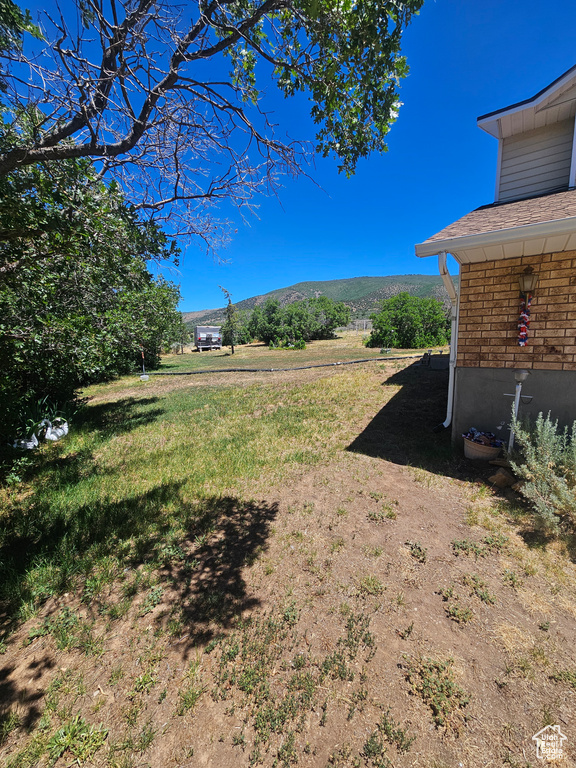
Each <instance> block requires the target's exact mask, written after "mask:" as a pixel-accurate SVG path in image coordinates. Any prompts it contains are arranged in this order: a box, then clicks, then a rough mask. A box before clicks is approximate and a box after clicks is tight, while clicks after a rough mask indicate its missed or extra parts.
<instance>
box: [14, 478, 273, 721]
mask: <svg viewBox="0 0 576 768" xmlns="http://www.w3.org/2000/svg"><path fill="white" fill-rule="evenodd" d="M181 485H182V483H179V482H174V483H167V484H163V485H159V486H157V487H155V488H153V489H151V490H149V491H147V492H145V493H141V494H137V495H135V496H133V497H132V498H128V499H122V500H121V501H111V500H107V501H98V502H95V503H93V504H90V505H86V506H84V507H81V508H80V509H77V510H75V511H74V513H73V514H68V515H67V514H65V512H63V511H59V510H54V509H48V508H42V505H39V506H37V507H35V508H34V510H33V518H34V519H33V520H29V522H22V524H21V525H20V526H18V525H15V524H14V525H13V530H12V531H10V532H9V535H8V536H4V538H3V540H2V542H1V545H0V563H1V566H0V584H2V589H1V591H2V593H3V594H2V598H3V602H2V603H0V639H1V638H2V636H4V637H5V638H8V633H9V632H10V630H12V629H14V628H15V627H16V626H17V622H16V619H15V617H16V616H17V612H18V609H19V608H20V607H21V606H22V605H23V604H24V602H26V601H29V600H31V599H33V600H35V601H36V602H43V600H42V592H41V590H42V589H44V590H45V596H44V597H45V600H44V601H46V600H48V601H49V602H48V603H47V605H46V606H45V608H44V609H43V610H42V611H41V614H40V617H39V618H38V619H37V620H36V624H35V627H33V628H32V629H33V632H32V634H29V635H28V637H29V641H28V642H30V639H31V638H37V637H44V636H47V635H50V634H53V635H54V639H56V637H57V635H56V630H55V629H54V627H56V628H57V627H58V625H59V622H62V619H63V617H68V618H69V617H70V616H71V615H72V614H74V621H77V622H78V623H77V628H76V629H75V627H74V626H72V628H71V629H70V632H71V633H72V634H73V632H74V631H77V632H78V633H81V632H82V631H84V635H81V634H79V635H78V638H77V642H76V641H75V640H74V638H73V642H72V644H71V645H70V646H66V647H67V649H77V650H78V652H81V650H82V649H84V652H86V653H88V652H90V651H89V650H87V649H86V646H85V645H83V644H82V640H81V638H82V637H84V638H86V637H88V636H90V635H91V633H92V628H91V627H96V626H100V625H101V622H102V618H100V617H101V616H102V615H104V616H106V615H112V611H111V609H113V608H114V606H115V605H119V604H120V603H121V602H122V600H125V599H129V600H130V601H132V602H131V603H130V604H131V605H132V604H135V607H134V610H131V611H130V613H131V615H132V618H131V619H129V620H130V621H131V622H132V621H134V616H133V614H134V613H135V614H136V616H141V617H144V616H145V615H146V614H147V613H148V612H149V611H147V610H146V611H143V610H142V606H146V600H147V598H149V596H150V593H151V592H150V583H149V582H146V579H145V578H144V579H142V580H140V577H142V576H145V575H146V573H150V572H151V571H154V572H155V574H156V575H155V577H154V583H155V585H156V587H155V588H156V589H159V591H160V593H162V594H163V595H164V597H163V600H162V613H161V614H160V615H157V617H156V621H157V622H158V623H159V624H164V625H166V624H167V623H168V622H169V621H170V619H171V618H172V619H174V617H176V620H177V621H178V625H179V627H178V632H177V633H174V632H172V634H177V635H178V636H179V637H180V638H181V643H180V647H181V648H182V651H183V653H184V654H187V653H188V651H189V650H191V649H192V648H193V647H194V646H196V645H198V644H199V643H206V642H208V641H209V640H210V639H212V638H214V637H216V636H219V635H221V634H222V633H223V632H224V631H226V629H227V628H229V627H230V626H232V625H233V624H234V622H235V621H236V620H237V619H238V617H239V616H240V615H241V614H242V613H243V612H244V611H247V610H253V609H255V608H257V607H258V606H259V604H260V601H259V600H258V599H257V598H256V597H255V596H254V595H252V594H250V590H249V588H248V585H247V583H246V580H245V576H244V573H243V571H244V568H245V567H246V566H248V565H250V564H252V563H253V562H254V561H255V560H256V558H257V557H259V556H260V554H261V553H263V552H264V551H265V550H266V547H267V540H268V537H269V535H270V526H271V523H272V521H273V520H274V518H275V517H276V515H277V512H278V510H277V505H276V504H263V503H257V502H255V501H250V502H244V501H241V500H240V499H237V498H235V497H232V496H222V497H221V496H216V495H215V496H211V497H208V498H206V499H202V500H196V501H193V502H191V501H189V500H187V499H186V498H185V497H184V495H183V493H182V489H181ZM168 510H170V511H168ZM29 516H30V511H29ZM122 552H124V555H121V554H119V553H122ZM110 555H112V556H116V557H117V560H116V568H115V570H114V573H113V574H112V576H111V577H110V579H109V581H108V582H107V583H106V584H105V585H104V586H105V587H106V588H105V589H104V590H103V592H102V593H101V594H97V595H95V596H93V595H91V593H88V592H87V591H86V590H87V584H88V580H89V579H90V578H91V577H92V578H93V577H94V576H95V575H97V574H98V572H99V568H100V567H101V565H102V563H103V562H104V561H105V558H106V557H107V556H110ZM38 563H41V564H42V574H41V576H42V577H43V578H45V579H47V581H46V582H45V583H43V582H42V581H41V579H39V578H38V575H37V576H36V577H35V579H34V580H33V582H32V584H30V583H29V582H28V581H27V580H28V577H29V574H30V571H31V569H33V568H34V567H35V566H36V565H38ZM143 565H147V566H151V571H150V570H147V569H142V566H143ZM39 590H40V592H39ZM65 592H68V593H69V594H68V597H67V598H66V606H64V607H62V605H61V603H60V601H59V600H57V599H56V600H55V599H49V598H58V597H60V596H61V595H63V594H64V593H65ZM152 592H153V590H152ZM126 596H128V598H127V597H126ZM81 601H82V602H83V603H84V606H83V607H82V611H84V610H85V609H86V607H87V606H88V618H87V619H80V613H79V610H80V608H81V606H80V602H81ZM70 611H71V612H72V614H71V613H70ZM66 612H68V613H66ZM122 615H124V614H122ZM117 620H118V621H122V619H121V617H119V618H118V619H117ZM143 621H146V622H148V621H149V619H144V618H143ZM25 645H26V642H25ZM10 658H11V660H10V661H9V660H8V658H7V660H6V662H5V664H4V666H3V667H2V668H0V729H2V728H3V727H5V726H6V723H7V722H8V721H7V718H9V716H10V711H11V709H12V708H13V707H15V706H16V707H17V709H18V713H19V718H20V724H21V725H22V726H24V727H25V728H30V727H32V726H33V725H34V724H35V723H36V721H37V720H38V718H39V717H40V715H41V706H40V705H41V699H42V698H43V696H44V695H45V693H46V691H45V690H44V687H45V684H44V680H43V679H41V677H42V673H43V671H46V670H48V669H50V668H52V667H53V666H54V665H55V659H56V658H57V656H56V651H55V650H54V644H53V642H52V641H50V640H47V641H41V644H40V645H38V646H32V645H31V646H30V651H29V652H23V651H21V650H19V651H18V655H17V657H16V658H17V663H18V669H16V662H15V661H14V656H13V655H10ZM26 665H27V666H26ZM35 677H37V678H38V682H37V683H36V685H34V678H35ZM44 679H45V678H44ZM3 721H4V722H3ZM1 732H2V731H1V730H0V735H1Z"/></svg>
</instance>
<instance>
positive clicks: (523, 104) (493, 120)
mask: <svg viewBox="0 0 576 768" xmlns="http://www.w3.org/2000/svg"><path fill="white" fill-rule="evenodd" d="M575 77H576V65H574V66H573V67H570V69H569V70H568V71H567V72H564V74H562V75H560V77H557V78H556V80H554V82H552V83H550V85H547V86H546V88H543V89H542V90H541V91H538V93H537V94H535V95H534V96H532V97H531V98H529V99H524V101H518V102H516V104H510V106H508V107H504V108H503V109H498V110H496V111H494V112H488V113H487V114H485V115H480V116H479V117H478V118H477V119H476V124H477V125H478V127H479V128H481V129H482V130H483V131H486V133H489V134H490V135H491V136H494V137H496V138H497V139H499V138H500V120H501V118H503V117H505V116H507V115H512V114H514V113H515V112H523V111H527V110H529V109H535V108H536V107H538V106H540V104H541V103H542V102H543V101H545V100H546V99H548V98H550V97H551V96H552V95H553V94H554V93H556V91H558V90H559V89H560V88H563V87H564V86H565V85H566V84H567V83H568V82H569V81H570V80H572V79H574V78H575Z"/></svg>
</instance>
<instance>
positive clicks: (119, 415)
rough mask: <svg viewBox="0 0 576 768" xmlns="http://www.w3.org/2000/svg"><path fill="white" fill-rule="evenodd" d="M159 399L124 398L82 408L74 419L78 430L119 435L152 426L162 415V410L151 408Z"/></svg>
mask: <svg viewBox="0 0 576 768" xmlns="http://www.w3.org/2000/svg"><path fill="white" fill-rule="evenodd" d="M159 402H160V398H159V397H140V398H136V397H124V398H122V399H121V400H114V401H106V402H104V403H97V404H96V405H87V406H85V407H84V408H82V409H81V410H80V412H79V414H78V417H77V419H76V425H77V426H78V428H79V429H81V428H83V427H85V428H87V429H89V430H96V431H97V432H100V433H101V434H102V435H105V436H107V435H110V434H114V435H121V434H125V433H127V432H132V430H134V429H138V427H142V426H146V425H148V424H153V423H154V422H155V421H156V420H157V419H158V418H159V417H160V416H162V415H163V413H164V409H163V408H152V407H151V406H152V405H155V404H156V403H159Z"/></svg>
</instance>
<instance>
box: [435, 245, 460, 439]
mask: <svg viewBox="0 0 576 768" xmlns="http://www.w3.org/2000/svg"><path fill="white" fill-rule="evenodd" d="M447 257H448V253H447V252H446V251H441V252H440V253H439V254H438V271H439V272H440V277H441V278H442V282H443V283H444V287H445V288H446V291H447V292H448V296H449V297H450V362H449V373H448V403H447V406H446V418H445V419H444V421H443V422H442V424H439V425H438V426H437V427H436V430H435V431H440V430H441V429H447V428H448V427H449V426H450V424H451V423H452V409H453V405H454V379H455V377H456V352H457V347H458V294H457V293H456V288H455V287H454V283H453V282H452V277H451V276H450V272H448V266H447V264H446V259H447Z"/></svg>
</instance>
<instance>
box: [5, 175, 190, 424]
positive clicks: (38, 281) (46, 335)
mask: <svg viewBox="0 0 576 768" xmlns="http://www.w3.org/2000/svg"><path fill="white" fill-rule="evenodd" d="M0 229H1V230H2V231H4V233H9V236H5V239H4V242H0V367H1V369H2V372H3V376H2V380H1V382H0V412H1V417H2V420H3V427H4V428H8V429H11V428H12V427H11V426H10V425H13V424H14V422H15V420H17V418H18V412H19V411H20V410H21V409H22V408H24V407H25V406H26V403H30V402H34V401H36V400H37V399H38V398H42V397H49V398H50V399H51V400H53V401H55V402H58V403H62V402H63V401H66V400H68V399H70V398H72V397H73V395H74V392H75V390H76V389H78V388H79V387H81V386H84V385H86V384H88V383H90V382H94V381H100V380H104V379H106V378H109V377H110V376H115V375H118V374H123V373H128V372H130V371H133V370H136V366H137V364H138V362H139V361H141V357H140V355H141V345H142V346H143V347H144V350H145V360H146V365H147V366H149V367H152V366H154V365H155V364H156V362H157V360H158V354H159V351H160V348H161V346H164V345H165V344H169V343H170V342H171V341H172V340H174V338H175V336H177V334H178V331H179V327H180V324H181V320H180V315H179V313H178V312H177V311H176V306H177V303H178V300H179V292H178V289H177V288H176V287H175V286H174V285H172V284H171V283H168V282H166V281H165V280H162V279H155V278H154V277H153V276H152V275H151V273H150V272H149V270H148V268H147V267H148V263H149V262H150V261H151V260H154V261H162V260H164V259H170V258H172V257H176V256H177V254H178V250H177V249H176V248H175V246H174V244H173V243H172V242H171V241H170V240H169V239H168V238H167V236H166V235H165V234H164V233H163V232H162V231H161V230H160V229H159V228H158V226H157V225H155V224H153V223H151V222H150V221H140V220H139V219H138V217H137V216H136V214H135V212H134V211H133V209H132V208H131V206H129V205H127V204H126V202H125V201H124V199H123V198H122V196H121V195H120V194H119V192H118V189H117V187H115V186H106V185H105V184H103V183H102V182H101V181H100V180H99V179H98V178H97V176H96V174H95V172H94V171H93V169H92V168H91V166H90V165H89V164H88V163H87V162H86V161H83V160H82V161H75V160H68V161H65V162H62V163H59V164H58V165H57V166H56V167H54V166H49V167H44V166H42V165H37V166H29V167H27V168H24V169H21V170H19V171H16V172H13V173H12V174H10V175H8V176H6V177H4V178H3V179H2V180H0Z"/></svg>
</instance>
